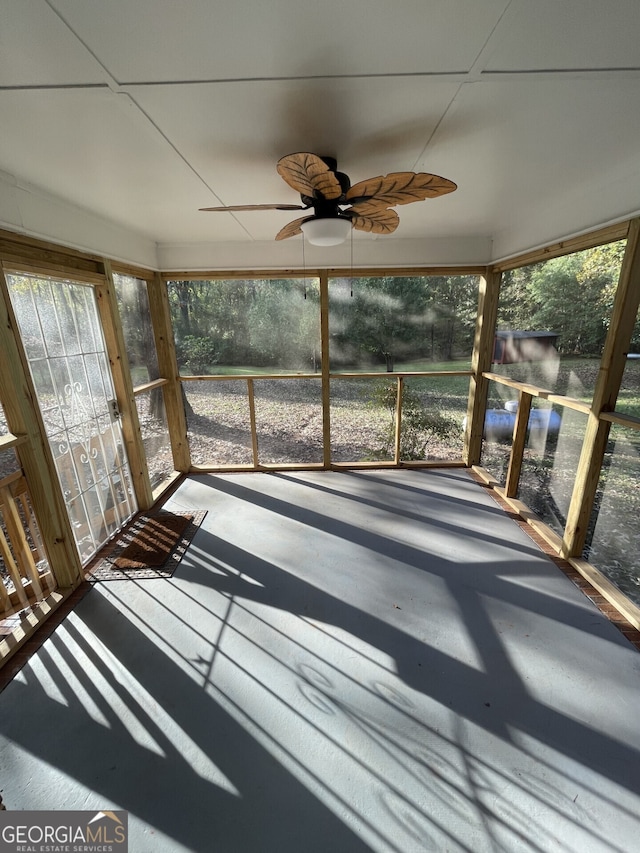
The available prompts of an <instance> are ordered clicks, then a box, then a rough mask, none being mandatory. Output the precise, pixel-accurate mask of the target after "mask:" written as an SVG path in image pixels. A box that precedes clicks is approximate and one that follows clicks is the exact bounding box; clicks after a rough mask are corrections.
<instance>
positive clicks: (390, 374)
mask: <svg viewBox="0 0 640 853" xmlns="http://www.w3.org/2000/svg"><path fill="white" fill-rule="evenodd" d="M472 373H473V371H472V370H389V371H386V370H385V371H384V372H375V371H372V372H370V373H342V372H340V373H330V374H329V376H330V378H331V379H385V378H386V379H406V378H407V377H409V378H411V377H417V378H420V377H423V376H424V377H426V378H429V377H436V376H471V375H472Z"/></svg>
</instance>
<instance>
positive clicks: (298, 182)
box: [277, 152, 342, 199]
mask: <svg viewBox="0 0 640 853" xmlns="http://www.w3.org/2000/svg"><path fill="white" fill-rule="evenodd" d="M277 168H278V174H279V175H280V177H281V178H282V179H283V180H284V181H286V182H287V183H288V184H289V186H290V187H293V189H294V190H296V191H297V192H299V193H300V195H306V196H311V197H313V196H314V194H316V193H321V194H322V196H323V197H324V198H326V199H336V198H340V196H341V195H342V188H341V186H340V182H339V181H338V179H337V178H336V175H335V172H332V171H331V169H330V168H329V167H328V166H327V164H326V163H325V162H324V160H322V159H321V158H320V157H318V155H317V154H307V153H305V152H301V153H299V154H287V156H286V157H282V158H281V159H280V160H278V166H277Z"/></svg>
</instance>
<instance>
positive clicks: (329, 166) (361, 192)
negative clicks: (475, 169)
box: [200, 152, 457, 246]
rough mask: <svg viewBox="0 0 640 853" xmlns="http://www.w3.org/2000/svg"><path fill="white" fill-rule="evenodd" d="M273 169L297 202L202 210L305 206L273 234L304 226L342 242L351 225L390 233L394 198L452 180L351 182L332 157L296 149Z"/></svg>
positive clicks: (406, 198) (439, 188)
mask: <svg viewBox="0 0 640 853" xmlns="http://www.w3.org/2000/svg"><path fill="white" fill-rule="evenodd" d="M277 169H278V173H279V175H280V176H281V177H282V178H283V179H284V180H285V181H286V183H287V184H289V186H290V187H292V188H293V189H294V190H296V192H299V193H300V198H301V200H302V204H236V205H230V206H229V207H202V208H200V210H203V211H220V210H224V211H246V210H311V209H312V208H313V214H312V215H310V216H301V217H300V218H299V219H294V221H293V222H290V223H289V224H288V225H285V226H284V228H282V229H281V230H280V231H279V232H278V233H277V234H276V240H284V239H286V238H287V237H294V236H296V235H297V234H300V233H302V232H304V234H305V237H306V238H307V239H308V240H309V242H310V243H314V244H316V245H323V246H330V245H335V244H337V243H342V242H343V241H344V240H346V239H347V236H348V234H349V232H350V231H351V229H352V228H355V229H356V230H357V231H369V232H371V233H373V234H391V233H393V232H394V231H395V230H396V228H397V227H398V223H399V221H400V219H399V217H398V214H397V213H396V212H395V210H390V208H391V207H394V206H395V205H397V204H409V203H411V202H413V201H423V200H424V199H427V198H436V197H437V196H440V195H445V194H446V193H450V192H453V191H454V190H455V189H457V186H456V184H454V183H453V181H449V180H447V179H446V178H440V177H438V175H430V174H429V173H427V172H391V173H390V174H388V175H384V176H383V175H380V176H379V177H377V178H369V179H367V180H365V181H360V183H358V184H354V185H353V186H351V181H350V180H349V177H348V176H347V175H345V174H344V172H338V171H337V162H336V160H335V159H334V158H333V157H319V156H318V155H317V154H309V153H307V152H300V153H297V154H287V156H286V157H282V158H281V159H280V160H278V164H277Z"/></svg>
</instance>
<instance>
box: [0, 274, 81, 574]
mask: <svg viewBox="0 0 640 853" xmlns="http://www.w3.org/2000/svg"><path fill="white" fill-rule="evenodd" d="M0 291H1V293H0V351H1V352H2V355H3V363H2V370H0V399H1V400H2V405H3V407H4V413H5V416H6V419H7V425H8V427H9V429H10V430H11V432H12V433H13V434H14V435H20V436H26V438H27V440H26V441H24V442H22V443H21V444H20V445H19V447H18V449H17V452H18V455H19V457H20V464H21V466H22V469H23V471H24V473H25V477H26V480H27V485H28V488H29V495H30V497H31V505H32V507H33V511H34V513H35V516H36V519H37V522H38V527H39V528H40V533H41V535H42V541H43V544H44V548H45V550H46V552H47V557H48V559H49V565H50V566H51V571H52V572H53V574H54V577H55V579H56V582H57V583H58V585H59V586H60V587H61V588H64V587H76V586H78V584H79V583H81V582H82V580H83V572H82V564H81V562H80V555H79V553H78V549H77V548H76V544H75V539H74V536H73V530H72V528H71V522H70V521H69V516H68V514H67V508H66V506H65V502H64V496H63V495H62V490H61V488H60V483H59V481H58V475H57V473H56V468H55V464H54V461H53V456H52V454H51V449H50V447H49V442H48V440H47V438H46V435H47V433H46V430H45V427H44V423H43V422H42V416H41V414H40V410H39V408H38V405H37V402H36V400H37V396H36V391H35V388H34V387H33V382H32V380H31V374H30V372H29V367H28V364H27V359H26V356H25V354H24V350H23V348H22V342H21V341H20V337H19V333H18V323H17V320H16V317H15V314H14V313H13V308H12V306H11V300H10V298H9V291H8V289H7V283H6V279H5V276H4V270H3V269H2V266H1V265H0Z"/></svg>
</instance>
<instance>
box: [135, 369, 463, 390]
mask: <svg viewBox="0 0 640 853" xmlns="http://www.w3.org/2000/svg"><path fill="white" fill-rule="evenodd" d="M472 374H473V371H472V370H390V371H386V370H384V371H371V372H366V373H342V372H339V373H330V374H329V377H330V378H331V379H398V378H400V377H402V378H403V379H406V378H407V377H417V378H420V377H427V378H428V377H437V376H471V375H472ZM231 379H236V380H237V379H252V380H256V381H257V380H259V379H322V374H321V373H214V374H212V375H211V376H181V377H180V381H181V382H224V381H225V380H231ZM137 392H138V389H136V393H137Z"/></svg>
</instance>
